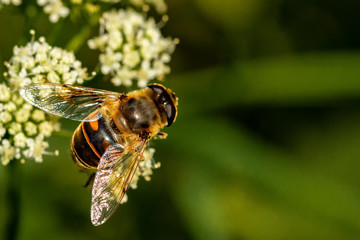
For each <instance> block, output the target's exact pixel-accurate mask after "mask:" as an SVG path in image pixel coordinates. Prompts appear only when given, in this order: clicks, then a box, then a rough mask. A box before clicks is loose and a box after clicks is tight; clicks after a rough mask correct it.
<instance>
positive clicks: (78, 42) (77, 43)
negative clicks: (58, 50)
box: [66, 25, 91, 53]
mask: <svg viewBox="0 0 360 240" xmlns="http://www.w3.org/2000/svg"><path fill="white" fill-rule="evenodd" d="M90 35H91V25H86V26H84V27H83V28H82V29H81V30H80V32H79V33H78V34H77V35H75V36H74V37H73V38H72V39H71V40H70V41H69V43H68V44H67V46H66V50H69V51H73V52H74V53H76V52H77V51H78V50H79V49H80V47H82V46H83V45H84V44H85V42H86V41H87V40H88V39H89V37H90Z"/></svg>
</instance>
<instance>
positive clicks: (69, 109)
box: [20, 83, 121, 121]
mask: <svg viewBox="0 0 360 240" xmlns="http://www.w3.org/2000/svg"><path fill="white" fill-rule="evenodd" d="M20 94H21V96H22V97H23V98H24V99H25V100H26V101H28V102H29V103H31V104H32V105H34V106H36V107H38V108H40V109H42V110H44V111H46V112H48V113H51V114H54V115H57V116H60V117H64V118H69V119H72V120H76V121H83V120H84V118H86V117H87V116H88V115H89V114H91V113H92V112H94V111H95V110H96V109H98V108H99V107H100V106H101V104H102V103H103V102H104V101H105V100H117V99H118V98H119V96H121V93H116V92H111V91H105V90H101V89H94V88H89V87H82V86H73V85H66V84H61V83H36V84H30V85H27V86H25V87H24V88H22V89H20ZM100 117H101V114H98V115H97V116H94V117H92V118H91V120H90V119H88V120H87V121H95V120H97V119H99V118H100Z"/></svg>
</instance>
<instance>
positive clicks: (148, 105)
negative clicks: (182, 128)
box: [20, 83, 178, 226]
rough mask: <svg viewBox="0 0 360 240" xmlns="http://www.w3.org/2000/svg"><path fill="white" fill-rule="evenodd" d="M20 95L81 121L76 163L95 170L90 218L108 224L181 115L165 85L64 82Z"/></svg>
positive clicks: (74, 151)
mask: <svg viewBox="0 0 360 240" xmlns="http://www.w3.org/2000/svg"><path fill="white" fill-rule="evenodd" d="M20 94H21V96H22V97H23V98H24V99H25V100H27V101H28V102H29V103H31V104H32V105H34V106H37V107H39V108H40V109H42V110H44V111H46V112H48V113H51V114H54V115H57V116H61V117H64V118H68V119H72V120H76V121H81V123H80V125H79V126H78V128H77V129H76V130H75V132H74V134H73V137H72V142H71V155H72V158H73V160H74V162H75V163H76V164H77V165H78V166H79V167H80V168H83V169H94V170H96V174H95V178H94V183H93V187H92V199H91V221H92V223H93V224H94V225H95V226H97V225H101V224H103V223H104V222H105V221H106V220H107V219H108V218H109V217H110V216H111V215H112V214H113V213H114V211H115V210H116V208H117V207H118V206H119V204H120V202H121V200H122V198H123V197H124V194H125V192H126V190H127V189H128V187H129V185H130V182H131V180H132V177H133V176H134V173H135V171H136V169H137V167H138V165H139V162H140V161H141V160H142V154H143V152H144V149H145V148H146V146H147V144H148V143H149V140H150V139H151V138H153V137H154V136H158V137H160V138H166V136H167V135H166V133H163V132H160V130H161V129H162V128H163V127H165V126H170V125H171V124H172V123H173V122H174V121H175V119H176V116H177V104H178V98H177V97H176V96H175V94H174V93H173V92H172V91H171V90H170V89H166V88H165V87H164V86H162V85H160V84H153V85H149V86H148V87H146V88H144V89H141V90H137V91H133V92H130V93H128V94H123V93H117V92H111V91H106V90H101V89H94V88H89V87H82V86H81V87H80V86H74V85H66V84H60V83H38V84H30V85H28V86H25V87H24V88H22V89H21V90H20Z"/></svg>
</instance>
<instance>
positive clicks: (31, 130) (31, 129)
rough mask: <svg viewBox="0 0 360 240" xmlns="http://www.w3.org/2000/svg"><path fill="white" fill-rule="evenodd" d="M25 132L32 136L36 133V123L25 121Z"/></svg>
mask: <svg viewBox="0 0 360 240" xmlns="http://www.w3.org/2000/svg"><path fill="white" fill-rule="evenodd" d="M25 132H26V134H27V135H28V136H34V135H35V134H36V133H37V128H36V125H35V124H34V123H33V122H27V123H25Z"/></svg>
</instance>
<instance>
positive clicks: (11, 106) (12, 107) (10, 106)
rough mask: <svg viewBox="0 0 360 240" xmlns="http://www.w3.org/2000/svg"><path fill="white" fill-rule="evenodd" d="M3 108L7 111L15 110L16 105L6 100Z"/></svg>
mask: <svg viewBox="0 0 360 240" xmlns="http://www.w3.org/2000/svg"><path fill="white" fill-rule="evenodd" d="M4 110H5V111H8V112H13V111H15V110H16V105H15V103H13V102H8V103H6V104H5V105H4Z"/></svg>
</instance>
